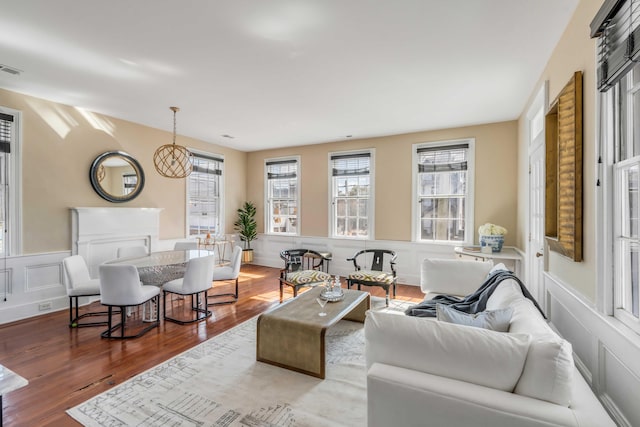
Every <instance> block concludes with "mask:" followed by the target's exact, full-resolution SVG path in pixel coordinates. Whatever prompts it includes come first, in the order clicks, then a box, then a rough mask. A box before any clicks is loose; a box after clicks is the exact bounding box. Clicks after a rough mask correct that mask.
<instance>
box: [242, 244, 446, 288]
mask: <svg viewBox="0 0 640 427" xmlns="http://www.w3.org/2000/svg"><path fill="white" fill-rule="evenodd" d="M251 247H252V248H253V249H254V261H253V262H254V263H255V264H259V265H264V266H268V267H276V268H283V267H284V261H283V260H282V259H280V252H281V251H283V250H285V249H296V248H304V249H313V250H315V251H328V252H331V253H332V260H331V262H330V264H329V273H330V274H338V275H340V276H346V275H348V274H349V273H351V272H353V263H352V262H350V261H347V258H351V257H352V256H353V255H354V254H355V253H356V252H357V251H359V250H362V249H390V250H393V251H395V252H396V255H397V260H396V270H397V272H398V283H403V284H409V285H419V284H420V264H421V262H422V260H423V259H425V258H455V256H456V254H455V253H454V251H453V246H451V245H434V244H424V243H413V242H402V241H396V240H373V241H372V240H352V239H330V238H326V237H304V236H274V235H268V234H261V235H259V236H258V239H257V240H254V241H253V242H251Z"/></svg>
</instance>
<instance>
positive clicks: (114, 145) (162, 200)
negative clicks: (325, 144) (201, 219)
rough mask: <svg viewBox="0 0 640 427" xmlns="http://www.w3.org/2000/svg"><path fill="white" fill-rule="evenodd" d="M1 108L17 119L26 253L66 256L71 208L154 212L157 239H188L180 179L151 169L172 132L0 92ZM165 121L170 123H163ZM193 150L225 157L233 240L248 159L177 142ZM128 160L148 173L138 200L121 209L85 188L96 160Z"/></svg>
mask: <svg viewBox="0 0 640 427" xmlns="http://www.w3.org/2000/svg"><path fill="white" fill-rule="evenodd" d="M0 106H4V107H8V108H12V109H14V110H18V111H21V112H22V131H23V133H22V135H23V138H22V144H23V145H22V149H23V157H22V175H23V189H22V198H23V202H22V211H23V215H22V217H23V224H22V233H23V252H24V253H25V254H30V253H41V252H50V251H59V250H70V249H71V215H70V212H69V208H71V207H78V206H82V207H100V206H122V207H155V208H163V211H162V213H161V215H160V238H161V239H171V238H180V237H184V235H185V227H186V225H185V224H186V222H185V213H186V210H185V209H186V208H185V203H186V191H185V190H186V187H185V180H183V179H177V180H173V179H168V178H163V177H161V176H160V175H158V173H157V172H156V171H155V169H154V166H153V153H154V151H155V149H156V148H157V147H158V146H160V145H162V144H165V143H170V142H171V139H172V136H171V133H170V132H165V131H161V130H158V129H153V128H150V127H146V126H142V125H139V124H135V123H131V122H127V121H124V120H119V119H115V118H112V117H107V116H102V115H99V114H93V113H81V111H80V110H78V109H76V108H74V107H70V106H67V105H62V104H57V103H54V102H50V101H46V100H43V99H39V98H33V97H29V96H25V95H22V94H19V93H15V92H10V91H6V90H2V89H0ZM167 117H169V116H167ZM177 142H178V143H179V144H182V145H186V146H188V147H191V148H196V149H198V150H201V151H206V152H210V153H216V154H222V155H224V156H225V195H226V205H225V222H226V228H227V230H226V231H227V232H232V229H233V221H234V220H235V216H236V214H235V210H236V209H237V208H238V207H239V206H240V204H241V203H242V201H244V199H245V191H246V181H245V179H246V153H244V152H240V151H236V150H232V149H228V148H224V147H221V146H217V145H213V144H208V143H205V142H202V141H199V140H195V139H191V138H186V137H181V136H178V139H177ZM111 150H121V151H125V152H127V153H129V154H131V155H132V156H133V157H135V158H136V159H137V160H138V161H139V162H140V164H141V166H142V168H143V170H144V173H145V178H146V182H145V187H144V190H143V191H142V193H141V194H140V196H138V197H137V198H136V199H134V200H132V201H130V202H126V203H119V204H112V203H109V202H107V201H106V200H103V199H102V198H100V197H99V196H98V194H97V193H96V192H95V191H93V188H92V187H91V183H90V182H89V167H90V166H91V163H92V161H93V160H94V159H95V158H96V156H98V155H99V154H101V153H103V152H105V151H111Z"/></svg>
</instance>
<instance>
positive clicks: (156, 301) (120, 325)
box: [100, 294, 160, 340]
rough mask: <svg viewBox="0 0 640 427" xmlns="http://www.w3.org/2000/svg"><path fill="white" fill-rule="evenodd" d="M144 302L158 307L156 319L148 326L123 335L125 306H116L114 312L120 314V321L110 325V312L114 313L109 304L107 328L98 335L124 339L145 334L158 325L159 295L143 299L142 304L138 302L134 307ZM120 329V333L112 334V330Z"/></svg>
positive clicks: (125, 315)
mask: <svg viewBox="0 0 640 427" xmlns="http://www.w3.org/2000/svg"><path fill="white" fill-rule="evenodd" d="M146 303H151V304H155V305H156V307H157V309H158V315H157V316H156V320H155V321H153V322H152V323H150V324H149V326H146V327H145V328H143V329H141V330H140V331H139V332H138V333H137V334H135V335H125V327H126V323H125V322H126V319H127V306H118V308H119V311H116V312H115V314H120V323H118V324H117V325H112V320H111V317H112V314H114V312H113V307H112V306H109V319H108V322H107V328H108V329H107V330H106V331H104V332H103V333H102V334H100V336H101V337H102V338H108V339H116V340H124V339H129V338H138V337H141V336H142V335H144V334H146V333H147V332H149V331H150V330H151V329H153V328H156V327H158V326H159V325H160V317H159V316H160V295H159V294H158V295H155V296H154V297H153V298H150V299H149V300H147V301H145V302H144V303H142V304H139V305H138V306H136V307H139V306H141V305H143V304H146ZM118 330H119V331H120V335H113V332H114V331H118Z"/></svg>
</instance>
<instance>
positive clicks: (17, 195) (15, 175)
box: [0, 107, 23, 256]
mask: <svg viewBox="0 0 640 427" xmlns="http://www.w3.org/2000/svg"><path fill="white" fill-rule="evenodd" d="M0 112H2V113H5V114H11V115H12V116H13V132H14V135H13V138H12V139H11V159H10V160H11V161H10V162H9V164H8V165H7V166H8V168H9V179H10V182H11V184H12V185H11V189H10V190H9V197H8V202H9V210H8V212H7V215H8V219H9V228H8V234H9V244H8V245H7V248H8V251H6V252H5V256H17V255H21V254H22V241H23V240H22V237H23V236H22V112H21V111H18V110H14V109H11V108H6V107H0Z"/></svg>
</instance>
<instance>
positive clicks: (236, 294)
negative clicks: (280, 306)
mask: <svg viewBox="0 0 640 427" xmlns="http://www.w3.org/2000/svg"><path fill="white" fill-rule="evenodd" d="M219 297H231V298H232V299H230V300H228V301H218V302H210V303H207V305H208V306H214V305H224V304H233V303H236V302H238V278H237V277H236V291H235V293H230V292H229V293H226V294H214V295H209V296H208V297H207V298H219ZM205 301H206V300H205ZM280 302H282V296H280Z"/></svg>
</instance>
